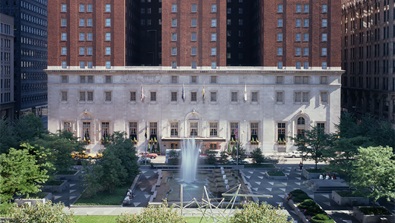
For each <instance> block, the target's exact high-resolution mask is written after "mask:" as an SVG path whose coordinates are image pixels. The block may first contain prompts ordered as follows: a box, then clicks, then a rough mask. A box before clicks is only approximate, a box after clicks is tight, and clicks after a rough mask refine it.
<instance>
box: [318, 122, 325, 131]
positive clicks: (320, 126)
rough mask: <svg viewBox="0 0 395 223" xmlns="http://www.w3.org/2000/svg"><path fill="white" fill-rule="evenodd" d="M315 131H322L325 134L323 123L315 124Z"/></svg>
mask: <svg viewBox="0 0 395 223" xmlns="http://www.w3.org/2000/svg"><path fill="white" fill-rule="evenodd" d="M317 129H319V130H322V131H324V132H325V122H319V123H317Z"/></svg>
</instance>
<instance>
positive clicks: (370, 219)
mask: <svg viewBox="0 0 395 223" xmlns="http://www.w3.org/2000/svg"><path fill="white" fill-rule="evenodd" d="M362 209H365V210H367V209H376V210H377V209H381V210H382V211H383V214H377V215H375V214H365V213H364V212H363V211H362ZM384 213H387V214H384ZM353 215H354V217H355V218H356V219H357V220H358V221H359V222H361V223H376V222H391V223H394V222H395V216H394V215H393V214H391V213H390V212H389V211H388V210H387V209H385V208H384V207H381V206H374V207H373V206H358V207H353ZM385 220H387V221H385Z"/></svg>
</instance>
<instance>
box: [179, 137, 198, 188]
mask: <svg viewBox="0 0 395 223" xmlns="http://www.w3.org/2000/svg"><path fill="white" fill-rule="evenodd" d="M200 146H201V145H200V144H199V145H197V144H196V141H195V139H194V138H190V139H184V140H183V141H182V147H181V153H182V163H181V172H182V181H183V182H184V183H188V184H189V183H192V182H194V181H195V180H196V172H197V163H198V157H199V150H200Z"/></svg>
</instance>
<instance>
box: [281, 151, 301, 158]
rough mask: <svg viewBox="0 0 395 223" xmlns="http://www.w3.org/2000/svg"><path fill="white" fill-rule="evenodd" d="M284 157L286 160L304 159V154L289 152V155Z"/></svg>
mask: <svg viewBox="0 0 395 223" xmlns="http://www.w3.org/2000/svg"><path fill="white" fill-rule="evenodd" d="M284 157H286V158H301V157H302V152H300V151H298V150H295V151H292V152H289V153H287V154H285V156H284Z"/></svg>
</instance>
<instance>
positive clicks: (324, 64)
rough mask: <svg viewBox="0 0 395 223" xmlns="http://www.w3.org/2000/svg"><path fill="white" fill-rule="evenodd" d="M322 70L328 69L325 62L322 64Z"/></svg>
mask: <svg viewBox="0 0 395 223" xmlns="http://www.w3.org/2000/svg"><path fill="white" fill-rule="evenodd" d="M321 66H322V69H323V70H325V69H327V68H328V64H327V63H326V62H322V65H321Z"/></svg>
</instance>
